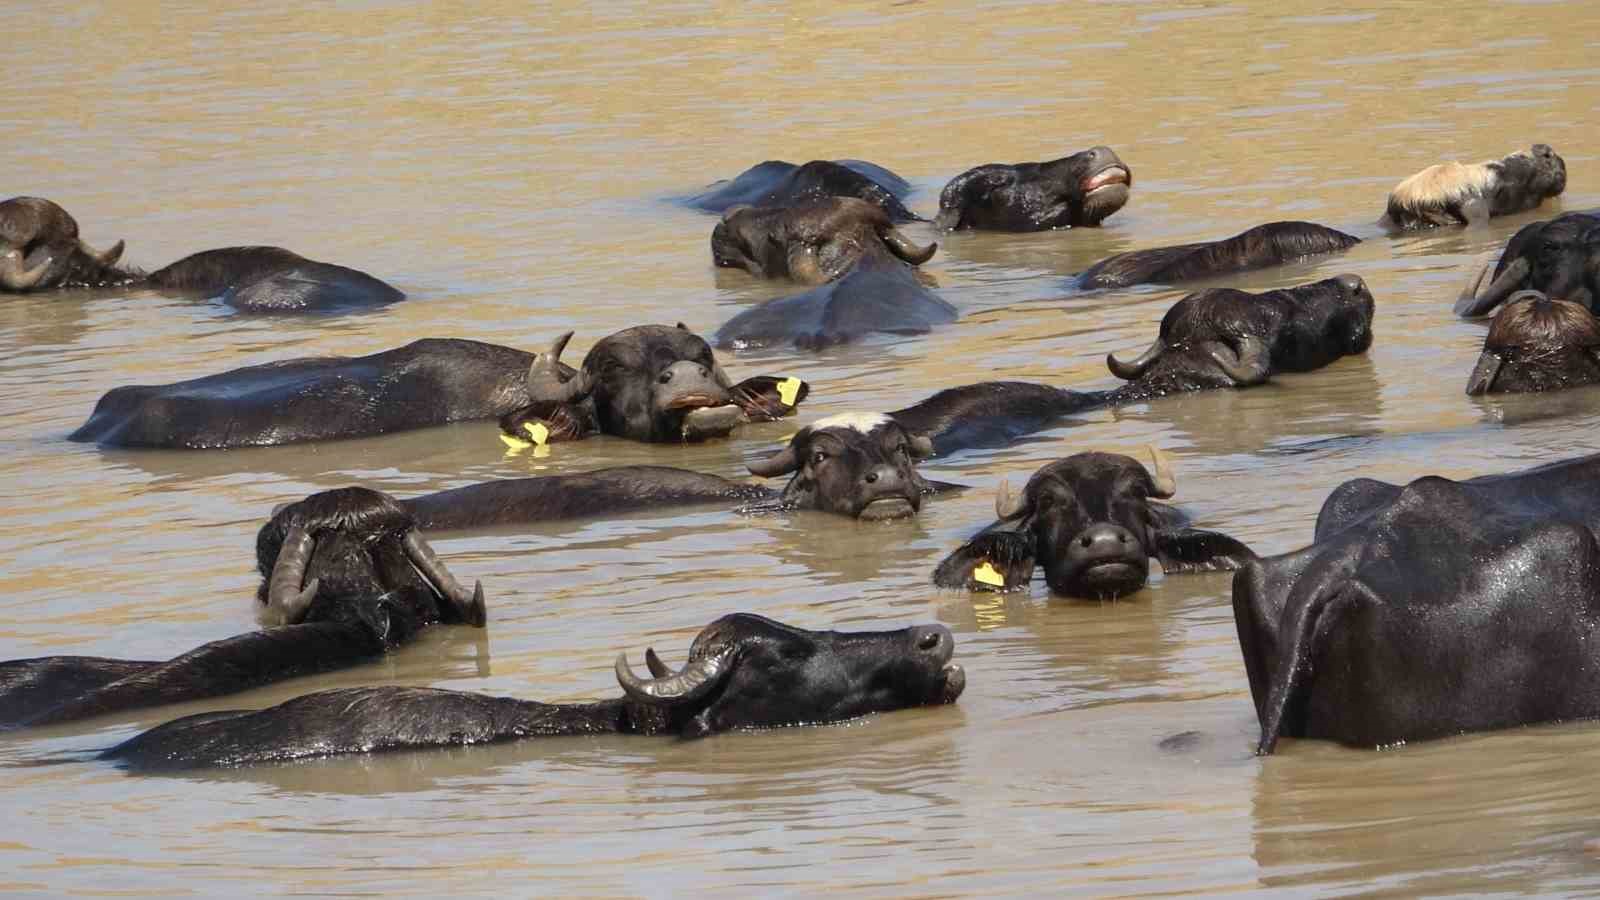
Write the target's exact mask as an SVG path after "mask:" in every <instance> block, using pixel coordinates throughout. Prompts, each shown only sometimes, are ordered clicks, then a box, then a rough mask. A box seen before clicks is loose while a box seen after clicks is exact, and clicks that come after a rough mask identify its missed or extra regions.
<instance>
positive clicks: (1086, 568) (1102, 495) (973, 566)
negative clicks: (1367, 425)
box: [933, 447, 1254, 599]
mask: <svg viewBox="0 0 1600 900" xmlns="http://www.w3.org/2000/svg"><path fill="white" fill-rule="evenodd" d="M1150 456H1151V460H1152V462H1153V464H1154V471H1153V472H1152V471H1150V470H1148V469H1146V468H1145V467H1144V466H1143V465H1140V463H1139V462H1138V461H1137V460H1135V459H1133V458H1132V457H1128V456H1123V455H1121V454H1118V453H1079V454H1076V455H1073V456H1069V457H1067V458H1066V459H1061V460H1057V461H1055V462H1053V463H1050V464H1049V465H1047V466H1045V467H1044V468H1042V469H1040V470H1039V471H1038V472H1035V473H1034V475H1033V477H1032V478H1029V479H1028V484H1027V486H1026V487H1024V488H1023V489H1022V495H1021V496H1020V497H1016V496H1013V495H1012V494H1011V491H1010V488H1009V486H1008V485H1007V483H1006V482H1004V481H1002V482H1001V483H1000V491H999V493H998V495H997V496H996V497H995V513H996V514H997V515H999V517H1000V519H999V521H997V522H995V523H993V524H992V525H990V526H989V527H988V528H985V529H984V530H983V531H982V532H980V533H979V534H978V535H977V537H974V538H973V539H972V540H970V541H968V542H967V543H966V544H964V545H962V546H961V547H960V548H959V549H957V550H956V551H955V552H954V553H952V554H950V555H949V556H948V557H946V558H945V559H944V561H943V562H941V563H939V566H938V568H937V569H936V570H935V571H934V576H933V580H934V583H935V584H937V585H939V586H941V587H965V588H968V589H971V590H985V589H991V588H998V589H1000V590H1008V589H1019V588H1025V587H1026V586H1027V584H1028V582H1029V581H1031V580H1032V578H1033V570H1034V567H1035V565H1039V566H1043V567H1044V577H1045V581H1046V582H1047V583H1048V584H1049V585H1050V590H1051V591H1053V592H1055V593H1057V594H1062V595H1065V596H1069V597H1087V598H1100V599H1104V598H1110V597H1120V596H1122V595H1123V594H1128V593H1132V592H1133V591H1137V590H1138V589H1140V588H1141V587H1144V584H1145V581H1146V579H1147V578H1148V577H1149V574H1150V557H1152V556H1154V557H1156V558H1158V559H1160V560H1161V565H1162V568H1164V569H1165V570H1166V571H1167V572H1169V573H1174V572H1197V571H1206V570H1215V569H1233V568H1237V567H1238V566H1239V565H1241V564H1243V562H1244V561H1245V560H1248V559H1253V558H1254V554H1252V553H1251V552H1250V550H1249V549H1248V548H1246V547H1245V546H1244V545H1243V544H1241V543H1239V542H1238V541H1236V540H1234V539H1233V538H1230V537H1227V536H1225V535H1221V534H1217V533H1215V532H1209V531H1197V530H1194V529H1190V528H1185V527H1183V523H1184V521H1185V519H1184V517H1183V515H1182V513H1180V512H1178V511H1177V510H1176V509H1173V508H1172V507H1170V506H1167V505H1166V504H1164V503H1157V502H1155V501H1156V500H1164V499H1166V498H1168V497H1171V496H1172V495H1173V494H1174V493H1175V492H1176V491H1177V482H1176V481H1175V479H1174V478H1173V476H1172V469H1171V466H1170V465H1169V464H1168V462H1167V459H1166V456H1165V455H1164V454H1162V453H1161V451H1159V450H1157V449H1156V448H1154V447H1151V448H1150Z"/></svg>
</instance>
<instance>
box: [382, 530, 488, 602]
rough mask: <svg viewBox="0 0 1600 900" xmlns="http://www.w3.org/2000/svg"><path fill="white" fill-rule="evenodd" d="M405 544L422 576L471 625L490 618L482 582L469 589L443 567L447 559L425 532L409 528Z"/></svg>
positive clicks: (407, 555) (407, 552) (408, 556)
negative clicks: (442, 560)
mask: <svg viewBox="0 0 1600 900" xmlns="http://www.w3.org/2000/svg"><path fill="white" fill-rule="evenodd" d="M403 545H404V547H405V551H406V558H407V559H409V560H411V564H412V565H413V566H416V567H417V571H418V572H420V573H422V577H423V578H426V579H427V580H428V583H429V584H431V585H433V589H434V590H436V591H438V592H439V596H441V597H443V598H444V599H446V600H448V601H449V602H450V605H451V606H452V607H453V608H454V609H455V611H456V613H457V614H459V615H460V616H461V619H462V621H464V622H466V623H467V624H468V625H478V626H482V625H483V623H484V622H485V621H487V620H488V618H489V614H488V610H487V609H486V608H485V606H484V602H483V582H481V581H479V582H475V583H474V584H473V586H472V590H471V591H470V592H469V591H468V590H467V589H466V588H464V587H462V586H461V582H459V581H457V580H456V579H455V576H454V575H451V574H450V570H449V569H446V568H445V567H444V563H442V562H440V561H439V556H438V554H436V553H434V552H433V548H432V547H430V546H428V542H427V541H425V540H423V539H422V532H420V531H418V530H417V529H415V528H413V529H411V530H410V531H408V532H406V536H405V540H404V541H403Z"/></svg>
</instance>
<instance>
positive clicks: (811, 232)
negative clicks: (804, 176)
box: [711, 197, 939, 284]
mask: <svg viewBox="0 0 1600 900" xmlns="http://www.w3.org/2000/svg"><path fill="white" fill-rule="evenodd" d="M938 246H939V245H938V244H929V245H928V246H926V247H919V246H917V245H916V244H914V243H912V242H911V239H910V238H908V237H906V236H905V235H903V234H901V233H900V230H899V229H897V228H895V227H894V223H892V222H890V221H889V216H888V214H887V213H885V212H884V211H883V209H882V207H879V206H875V205H873V204H871V203H868V202H867V201H865V200H857V199H855V198H854V197H823V198H820V199H817V200H808V201H806V202H804V203H801V204H798V205H795V206H739V207H734V208H733V209H730V210H728V211H727V212H726V213H724V214H723V216H722V221H721V222H718V223H717V227H716V228H714V229H713V230H712V232H711V259H712V262H714V263H716V264H717V265H718V266H722V267H724V268H730V269H744V270H745V271H747V272H749V273H750V274H752V275H755V276H757V277H761V278H791V279H793V280H795V281H798V282H800V283H801V284H826V283H828V282H830V281H835V280H837V279H839V278H840V277H842V276H843V275H844V274H845V273H846V272H849V271H850V270H851V269H853V268H855V267H856V266H858V265H860V264H862V263H863V261H870V263H869V264H873V265H893V264H894V262H895V261H896V260H899V261H901V262H905V263H909V264H910V265H913V266H920V265H922V264H923V263H925V262H927V261H928V260H930V259H932V258H933V254H934V251H935V250H937V249H938Z"/></svg>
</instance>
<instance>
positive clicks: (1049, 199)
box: [934, 147, 1133, 231]
mask: <svg viewBox="0 0 1600 900" xmlns="http://www.w3.org/2000/svg"><path fill="white" fill-rule="evenodd" d="M1132 188H1133V173H1132V171H1130V170H1129V169H1128V167H1127V165H1126V164H1124V163H1123V162H1122V160H1121V159H1119V158H1118V157H1117V154H1116V152H1115V151H1113V150H1112V149H1111V148H1110V147H1093V148H1091V149H1089V150H1084V151H1082V152H1079V153H1074V154H1072V155H1071V156H1067V157H1063V158H1061V159H1057V160H1052V161H1050V162H1043V163H1019V164H1017V165H1005V164H995V165H986V166H979V167H977V168H975V169H970V170H968V171H966V172H963V173H962V174H960V175H957V176H956V177H955V178H953V179H951V181H950V183H949V184H947V185H945V188H944V190H943V191H942V192H940V194H939V215H938V217H937V218H936V219H934V227H936V228H940V229H943V230H946V231H952V230H955V229H959V228H979V229H990V230H996V231H1042V230H1045V229H1049V228H1069V227H1073V226H1085V225H1099V224H1100V222H1101V221H1102V220H1103V219H1105V218H1106V217H1107V216H1110V215H1111V214H1112V213H1114V212H1116V211H1117V210H1119V209H1121V208H1122V207H1123V204H1125V203H1127V202H1128V194H1129V192H1130V191H1131V190H1132Z"/></svg>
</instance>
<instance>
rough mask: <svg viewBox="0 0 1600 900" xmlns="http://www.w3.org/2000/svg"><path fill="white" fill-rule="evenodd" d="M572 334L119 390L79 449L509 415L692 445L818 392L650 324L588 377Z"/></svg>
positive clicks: (608, 350) (604, 355) (597, 355)
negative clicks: (743, 370)
mask: <svg viewBox="0 0 1600 900" xmlns="http://www.w3.org/2000/svg"><path fill="white" fill-rule="evenodd" d="M571 336H572V334H571V332H568V333H567V334H564V335H562V336H561V337H559V338H557V339H556V340H555V341H554V342H553V343H552V344H551V346H550V348H549V349H548V350H546V351H545V352H544V353H541V354H532V353H526V352H523V351H521V350H515V349H512V348H510V347H502V346H499V345H497V344H485V343H480V342H478V341H468V340H457V339H439V338H428V339H423V340H420V341H414V342H412V343H410V344H407V345H406V346H404V347H398V348H396V349H393V350H385V351H383V352H381V353H374V354H371V355H369V356H358V357H342V356H331V357H311V358H305V359H291V360H284V361H281V362H275V363H267V364H265V365H259V366H248V367H245V368H242V369H234V370H231V371H228V372H223V373H221V374H218V375H210V376H206V377H204V378H196V379H193V380H190V381H180V382H177V383H176V384H167V385H153V386H144V385H138V386H130V387H119V388H114V389H113V390H111V391H109V392H107V393H106V395H105V396H103V397H101V398H100V401H99V403H97V404H96V405H95V409H94V413H93V414H92V415H90V417H89V420H88V421H87V422H85V423H84V424H83V426H82V427H80V428H79V429H78V430H77V431H75V432H73V433H72V434H71V435H70V439H71V440H75V441H95V442H99V443H103V444H111V445H116V446H124V447H181V448H190V449H208V448H219V447H243V446H264V445H274V444H289V443H296V442H300V441H316V440H329V439H333V438H345V437H359V436H363V435H375V434H385V433H388V432H393V431H405V430H408V429H413V428H426V427H429V426H433V425H444V424H447V423H450V422H460V421H467V420H472V419H489V418H499V419H500V420H501V424H502V427H504V428H506V429H507V430H508V431H510V432H511V433H514V434H516V435H518V436H521V435H523V434H524V432H525V428H526V427H527V426H531V425H534V424H543V423H548V425H547V427H548V429H549V432H550V434H551V435H552V436H553V437H554V438H557V439H559V438H579V437H584V436H587V435H589V434H594V433H604V434H614V435H617V436H620V437H628V438H633V439H635V440H656V441H661V440H683V439H686V438H698V437H706V436H710V435H718V434H727V433H728V432H729V431H731V430H732V429H733V428H734V427H736V426H737V425H739V424H741V423H742V422H745V421H750V420H752V419H769V418H773V417H775V416H777V415H782V414H785V413H786V412H787V411H788V410H789V409H791V408H792V406H793V404H795V403H798V402H800V400H801V399H803V398H804V397H805V395H806V393H807V392H808V388H807V386H806V385H805V384H804V383H803V382H800V381H799V380H798V379H777V378H772V377H763V378H756V379H749V380H747V381H745V382H742V383H740V384H734V383H733V382H732V381H731V380H730V379H729V378H728V376H727V374H726V373H725V372H723V370H722V368H721V367H720V366H718V365H717V363H716V360H715V359H714V358H713V357H712V355H711V348H710V347H709V346H708V345H707V344H706V342H705V340H704V339H702V338H700V337H698V336H696V335H694V334H692V333H690V332H689V331H688V330H687V329H685V328H683V327H681V326H680V327H677V328H673V327H671V326H665V325H652V326H640V327H638V328H630V329H626V330H624V331H621V332H618V333H616V334H613V335H611V336H609V337H606V338H604V339H602V340H601V341H600V342H599V343H597V344H596V345H595V346H594V347H593V348H592V349H591V350H590V351H589V354H588V356H587V357H585V359H584V367H583V369H582V370H577V369H573V368H571V367H569V366H566V365H563V364H562V363H561V361H560V355H561V351H562V349H563V348H565V347H566V343H567V341H568V339H570V338H571ZM785 398H786V399H787V401H788V402H784V400H785Z"/></svg>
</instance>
